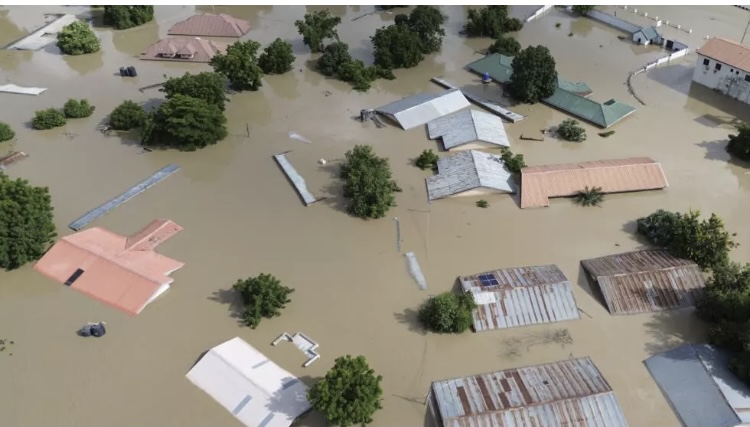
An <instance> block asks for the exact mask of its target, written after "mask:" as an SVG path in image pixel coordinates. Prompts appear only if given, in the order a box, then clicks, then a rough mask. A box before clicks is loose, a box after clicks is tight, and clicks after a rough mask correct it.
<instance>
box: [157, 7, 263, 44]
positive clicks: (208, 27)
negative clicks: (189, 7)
mask: <svg viewBox="0 0 750 427" xmlns="http://www.w3.org/2000/svg"><path fill="white" fill-rule="evenodd" d="M249 31H250V23H249V22H247V21H245V20H242V19H238V18H235V17H234V16H232V15H227V14H225V13H220V14H218V15H217V14H213V13H203V14H201V15H193V16H191V17H190V18H188V19H186V20H184V21H180V22H178V23H176V24H174V25H172V27H170V28H169V30H168V31H167V34H168V35H170V36H198V37H233V38H240V37H242V36H244V35H245V34H247V33H248V32H249Z"/></svg>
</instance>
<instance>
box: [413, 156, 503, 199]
mask: <svg viewBox="0 0 750 427" xmlns="http://www.w3.org/2000/svg"><path fill="white" fill-rule="evenodd" d="M426 181H427V196H428V198H429V200H437V199H442V198H444V197H448V196H452V195H455V194H460V193H463V192H465V191H469V190H474V189H476V188H488V189H491V190H497V191H501V192H506V193H515V192H516V183H515V180H514V179H513V174H512V173H511V172H510V171H509V170H508V169H507V168H506V167H505V163H504V162H503V160H502V158H501V157H500V156H496V155H494V154H488V153H483V152H481V151H476V150H466V151H462V152H460V153H458V154H454V155H451V156H448V157H443V158H441V159H440V160H438V173H437V175H433V176H431V177H428V178H427V179H426Z"/></svg>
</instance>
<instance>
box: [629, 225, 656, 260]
mask: <svg viewBox="0 0 750 427" xmlns="http://www.w3.org/2000/svg"><path fill="white" fill-rule="evenodd" d="M622 231H624V232H626V233H628V237H629V238H630V240H632V241H634V242H636V243H638V244H639V245H640V246H641V247H640V248H637V249H634V250H640V249H654V247H653V245H651V243H650V242H649V241H648V239H646V238H645V237H643V236H641V235H640V234H639V233H638V220H637V219H634V220H632V221H628V222H626V223H625V224H623V225H622ZM622 252H625V251H622Z"/></svg>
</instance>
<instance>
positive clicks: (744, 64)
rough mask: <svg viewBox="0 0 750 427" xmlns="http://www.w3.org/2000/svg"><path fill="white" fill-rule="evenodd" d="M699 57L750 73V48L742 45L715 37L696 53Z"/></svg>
mask: <svg viewBox="0 0 750 427" xmlns="http://www.w3.org/2000/svg"><path fill="white" fill-rule="evenodd" d="M696 52H697V53H698V54H699V55H703V56H707V57H709V58H711V59H713V60H715V61H719V62H722V63H724V64H727V65H729V66H732V67H734V68H739V69H740V70H742V71H744V72H746V73H750V47H747V46H745V45H743V44H741V43H737V42H735V41H732V40H729V39H724V38H721V37H714V38H712V39H711V40H709V41H707V42H706V43H705V44H704V45H703V46H702V47H701V48H700V49H698V50H697V51H696Z"/></svg>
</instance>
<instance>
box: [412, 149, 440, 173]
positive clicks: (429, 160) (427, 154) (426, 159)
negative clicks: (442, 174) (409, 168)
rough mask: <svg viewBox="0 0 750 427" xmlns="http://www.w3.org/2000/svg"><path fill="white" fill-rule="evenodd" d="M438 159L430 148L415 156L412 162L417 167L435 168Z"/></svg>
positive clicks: (423, 168)
mask: <svg viewBox="0 0 750 427" xmlns="http://www.w3.org/2000/svg"><path fill="white" fill-rule="evenodd" d="M438 160H440V157H438V155H437V154H435V152H434V151H432V150H424V151H422V154H420V155H419V157H417V161H416V162H414V163H415V164H416V165H417V167H418V168H419V169H422V170H425V169H436V168H437V162H438Z"/></svg>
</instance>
